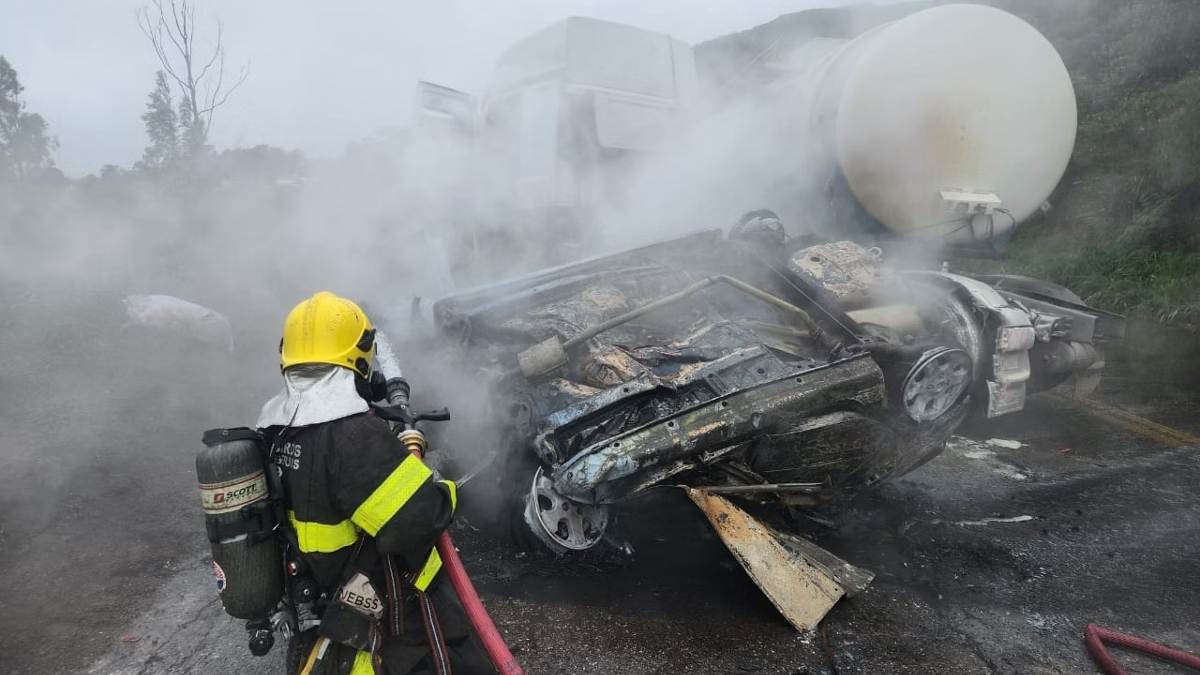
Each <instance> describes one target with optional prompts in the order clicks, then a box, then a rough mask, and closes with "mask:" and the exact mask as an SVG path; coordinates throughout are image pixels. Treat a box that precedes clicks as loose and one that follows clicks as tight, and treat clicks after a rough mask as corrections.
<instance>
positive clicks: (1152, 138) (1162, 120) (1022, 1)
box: [997, 0, 1200, 326]
mask: <svg viewBox="0 0 1200 675" xmlns="http://www.w3.org/2000/svg"><path fill="white" fill-rule="evenodd" d="M997 4H998V5H999V6H1001V7H1003V8H1005V9H1008V10H1010V11H1012V12H1014V13H1016V14H1018V15H1021V16H1023V17H1024V18H1025V19H1027V20H1028V21H1030V22H1031V23H1032V24H1033V25H1035V26H1037V27H1038V28H1039V29H1040V30H1042V31H1043V32H1044V33H1045V34H1046V36H1047V37H1048V38H1049V39H1050V41H1051V42H1053V43H1054V44H1055V46H1056V47H1057V48H1058V49H1059V51H1060V53H1061V54H1062V56H1063V60H1064V61H1065V62H1066V64H1067V68H1068V69H1069V70H1070V72H1071V76H1072V79H1073V80H1074V83H1075V89H1076V94H1077V97H1078V100H1079V134H1078V137H1077V140H1076V147H1075V155H1074V157H1073V158H1072V161H1071V165H1070V167H1069V168H1068V169H1067V174H1066V176H1065V177H1064V178H1063V181H1062V183H1061V184H1060V186H1059V188H1058V190H1057V191H1056V193H1055V195H1053V196H1052V197H1051V200H1050V202H1051V206H1052V208H1051V210H1050V211H1049V212H1048V213H1046V214H1045V215H1044V216H1042V217H1041V218H1039V219H1038V220H1036V221H1031V222H1029V223H1027V224H1026V226H1025V227H1023V228H1021V230H1020V231H1019V232H1018V233H1017V235H1016V236H1015V237H1014V238H1013V240H1012V242H1011V246H1010V248H1009V250H1008V259H1007V260H1005V261H1004V262H1003V268H1004V269H1005V270H1006V271H1008V272H1010V273H1020V274H1027V275H1029V276H1035V277H1041V278H1045V279H1049V280H1052V281H1056V282H1058V283H1061V284H1063V285H1065V286H1068V287H1069V288H1071V289H1072V290H1073V291H1075V292H1076V293H1078V294H1079V295H1080V296H1082V297H1083V298H1084V299H1086V300H1087V301H1088V302H1090V303H1092V304H1095V305H1097V306H1100V307H1104V308H1107V309H1111V310H1114V311H1119V312H1128V313H1132V314H1139V315H1145V316H1148V317H1152V318H1155V319H1158V320H1161V321H1166V322H1169V323H1177V324H1183V325H1190V326H1196V325H1198V324H1200V41H1198V38H1197V36H1200V3H1196V2H1192V1H1190V0H1139V1H1138V2H1131V3H1118V2H1105V1H1103V0H1073V1H1071V2H1055V3H1043V2H1037V1H1034V0H1009V1H1008V2H1000V3H997Z"/></svg>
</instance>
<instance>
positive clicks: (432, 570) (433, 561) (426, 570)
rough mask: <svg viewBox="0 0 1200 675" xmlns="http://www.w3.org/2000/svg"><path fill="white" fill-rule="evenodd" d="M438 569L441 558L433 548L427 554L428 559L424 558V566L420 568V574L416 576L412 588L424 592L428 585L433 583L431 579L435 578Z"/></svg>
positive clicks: (440, 567) (440, 565)
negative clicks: (414, 587)
mask: <svg viewBox="0 0 1200 675" xmlns="http://www.w3.org/2000/svg"><path fill="white" fill-rule="evenodd" d="M440 569H442V556H440V555H438V552H437V549H436V548H435V549H433V551H431V552H430V553H429V557H428V558H426V560H425V566H424V567H422V568H421V573H420V574H418V575H417V579H416V581H414V582H413V586H416V587H417V590H418V591H424V590H425V589H427V588H429V584H431V583H433V578H434V577H436V576H437V573H438V570H440Z"/></svg>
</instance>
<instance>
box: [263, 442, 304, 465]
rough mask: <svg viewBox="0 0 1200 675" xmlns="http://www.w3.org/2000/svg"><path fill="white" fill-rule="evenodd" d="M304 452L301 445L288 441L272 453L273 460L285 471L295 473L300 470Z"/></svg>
mask: <svg viewBox="0 0 1200 675" xmlns="http://www.w3.org/2000/svg"><path fill="white" fill-rule="evenodd" d="M303 452H304V448H302V447H300V444H299V443H293V442H291V441H288V442H287V443H284V444H283V445H279V446H276V447H275V449H274V450H273V451H272V452H271V455H272V456H271V460H272V461H274V462H275V463H276V464H278V465H279V466H282V467H283V468H285V469H292V470H293V471H294V470H296V469H299V468H300V455H301V454H303Z"/></svg>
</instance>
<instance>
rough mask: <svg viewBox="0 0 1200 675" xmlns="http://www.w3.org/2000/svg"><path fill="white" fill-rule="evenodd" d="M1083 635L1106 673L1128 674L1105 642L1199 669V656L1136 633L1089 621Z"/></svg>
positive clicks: (1115, 674)
mask: <svg viewBox="0 0 1200 675" xmlns="http://www.w3.org/2000/svg"><path fill="white" fill-rule="evenodd" d="M1083 637H1084V640H1085V641H1086V642H1087V646H1088V650H1089V651H1090V652H1091V653H1092V658H1093V659H1095V661H1096V665H1098V666H1100V669H1101V670H1103V671H1104V672H1105V673H1107V674H1108V675H1128V673H1127V672H1126V671H1125V669H1124V668H1121V666H1120V665H1119V664H1117V661H1116V659H1114V658H1113V657H1112V654H1109V653H1108V649H1107V648H1106V647H1105V646H1104V645H1105V643H1106V642H1107V643H1109V644H1114V645H1117V646H1119V647H1125V648H1126V649H1135V650H1137V651H1139V652H1143V653H1145V654H1149V655H1151V656H1156V657H1158V658H1160V659H1164V660H1166V661H1172V662H1174V663H1178V664H1179V665H1181V666H1186V667H1188V668H1195V669H1197V670H1200V656H1196V655H1195V654H1190V653H1188V652H1185V651H1182V650H1179V649H1172V648H1171V647H1168V646H1166V645H1162V644H1159V643H1157V642H1151V641H1150V640H1147V639H1145V638H1140V637H1137V636H1136V635H1129V634H1128V633H1118V632H1117V631H1115V630H1109V629H1107V628H1101V627H1100V626H1097V625H1096V624H1094V623H1089V624H1088V625H1087V627H1086V628H1084V629H1083Z"/></svg>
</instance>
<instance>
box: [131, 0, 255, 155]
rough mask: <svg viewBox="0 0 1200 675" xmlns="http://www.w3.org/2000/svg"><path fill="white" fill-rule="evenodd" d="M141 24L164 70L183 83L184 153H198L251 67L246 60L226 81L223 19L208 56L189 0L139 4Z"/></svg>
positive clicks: (182, 142) (181, 106) (173, 78)
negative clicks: (199, 44) (199, 43)
mask: <svg viewBox="0 0 1200 675" xmlns="http://www.w3.org/2000/svg"><path fill="white" fill-rule="evenodd" d="M138 25H139V26H140V27H141V29H142V33H144V34H145V35H146V38H147V39H148V40H150V44H151V45H152V46H153V47H154V53H155V55H157V56H158V62H159V64H161V65H162V69H163V71H165V72H166V74H167V75H169V76H170V77H171V79H172V80H174V81H175V84H177V85H178V86H179V89H180V94H181V96H180V98H181V99H182V100H181V101H180V103H179V112H178V118H179V128H180V130H181V131H182V134H181V136H182V137H181V138H180V141H181V143H180V145H181V149H182V151H183V153H184V154H185V155H189V156H190V155H194V154H196V153H198V152H199V151H200V150H202V149H203V148H204V144H205V142H206V141H207V139H208V132H209V131H210V130H211V129H212V123H213V114H214V113H215V112H216V110H217V108H220V107H221V106H222V105H224V104H225V102H226V101H228V100H229V96H230V95H231V94H233V92H234V91H235V90H237V88H238V87H239V86H241V84H242V82H244V81H245V80H246V75H247V70H246V68H245V67H244V66H243V67H242V69H241V72H240V73H239V75H238V77H237V79H236V80H234V81H233V83H232V84H228V83H227V82H226V81H225V45H224V42H223V39H222V38H223V33H224V27H223V26H222V24H221V22H220V21H218V22H217V35H216V40H215V42H214V44H213V46H212V53H211V54H210V55H209V56H208V57H207V58H205V57H203V56H201V55H200V54H199V53H198V51H197V49H198V47H197V44H196V39H197V33H196V31H197V29H196V6H195V5H194V4H193V3H192V2H190V1H189V0H167V2H166V3H164V1H163V0H153V2H152V3H151V4H150V5H148V6H145V7H142V8H141V9H140V10H138Z"/></svg>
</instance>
